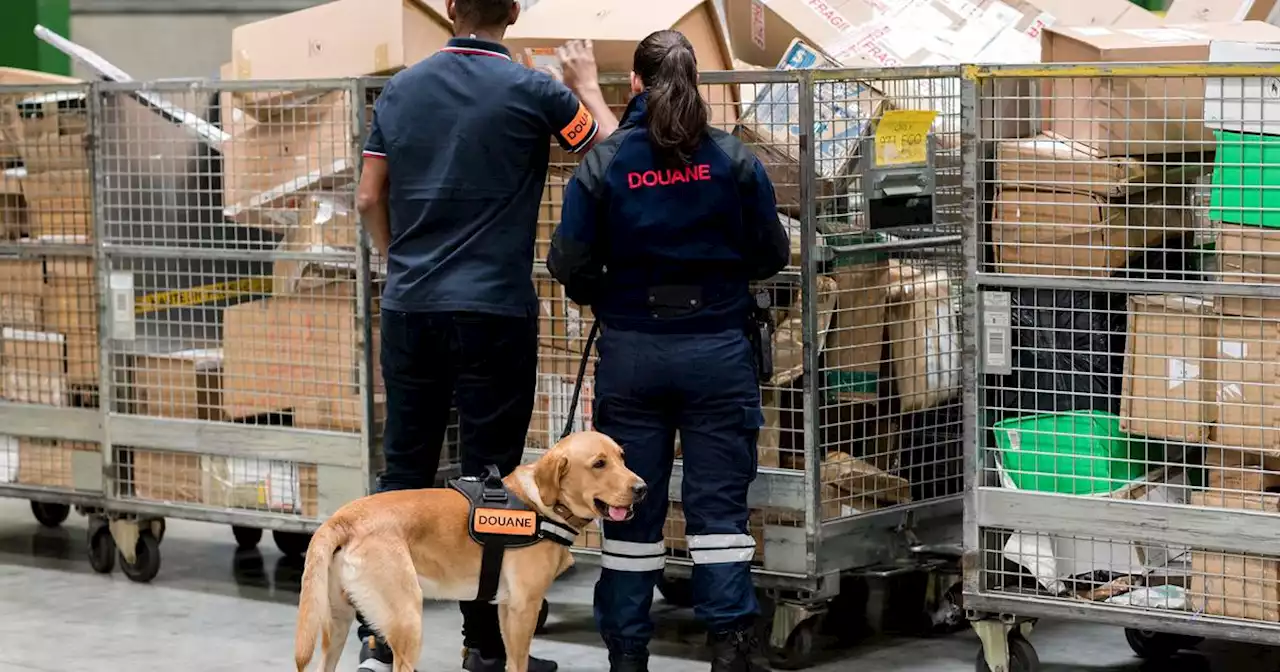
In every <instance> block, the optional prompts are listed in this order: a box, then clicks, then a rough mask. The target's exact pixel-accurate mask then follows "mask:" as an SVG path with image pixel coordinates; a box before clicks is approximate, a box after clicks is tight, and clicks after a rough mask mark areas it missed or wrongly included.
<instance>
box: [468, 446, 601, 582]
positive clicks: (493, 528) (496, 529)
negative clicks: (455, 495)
mask: <svg viewBox="0 0 1280 672" xmlns="http://www.w3.org/2000/svg"><path fill="white" fill-rule="evenodd" d="M486 470H487V471H488V474H487V475H486V476H485V477H484V478H483V479H481V478H478V477H475V476H462V477H460V478H455V479H453V480H451V481H449V487H450V488H453V489H454V490H457V491H458V492H460V493H462V496H463V497H466V498H467V501H468V502H470V504H471V513H470V515H469V516H468V521H469V523H468V525H467V531H468V532H469V533H470V534H471V540H472V541H474V542H476V543H477V544H480V546H482V547H483V549H484V551H483V554H482V555H481V556H480V557H481V559H480V589H479V592H477V593H476V599H477V600H483V601H485V602H492V601H493V600H494V598H496V597H497V595H498V579H499V578H500V577H501V575H502V557H503V556H504V555H505V554H506V551H507V549H508V548H524V547H526V546H532V545H534V544H537V543H539V542H542V541H554V542H555V543H557V544H560V545H561V546H572V545H573V542H574V540H575V539H577V538H578V530H576V529H574V528H573V527H570V526H569V525H566V524H564V523H561V522H560V521H557V520H552V519H551V518H548V517H546V516H543V515H541V514H539V513H538V512H537V511H535V510H533V509H531V508H529V506H528V505H527V504H525V503H524V501H523V500H521V499H520V498H519V497H516V496H515V495H513V494H511V491H510V490H508V489H507V486H506V485H505V484H504V483H503V482H502V476H501V474H500V473H499V472H498V468H497V467H496V466H493V465H490V466H488V467H487V468H486ZM558 510H559V507H557V511H558Z"/></svg>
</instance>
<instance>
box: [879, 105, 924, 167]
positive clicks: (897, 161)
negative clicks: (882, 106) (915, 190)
mask: <svg viewBox="0 0 1280 672" xmlns="http://www.w3.org/2000/svg"><path fill="white" fill-rule="evenodd" d="M937 116H938V112H937V110H890V111H889V112H885V113H884V116H883V117H882V118H881V119H880V125H879V127H877V128H876V165H877V166H906V165H912V164H918V163H926V162H927V161H928V158H929V157H928V151H929V128H930V127H931V126H933V120H934V119H935V118H937Z"/></svg>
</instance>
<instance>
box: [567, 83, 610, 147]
mask: <svg viewBox="0 0 1280 672" xmlns="http://www.w3.org/2000/svg"><path fill="white" fill-rule="evenodd" d="M574 93H576V94H578V100H580V101H582V104H583V105H584V106H585V107H586V108H587V111H588V112H590V113H591V116H593V117H595V118H596V124H598V128H597V129H596V137H595V138H594V139H593V140H592V144H595V143H597V142H600V141H601V140H604V139H605V138H607V137H609V136H610V135H612V134H613V132H614V131H616V130H618V118H617V117H616V116H614V114H613V110H611V109H609V104H608V103H606V102H604V93H603V92H602V91H601V90H600V85H599V84H589V85H583V86H580V87H578V90H577V91H574Z"/></svg>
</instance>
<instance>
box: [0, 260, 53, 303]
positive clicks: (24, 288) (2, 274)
mask: <svg viewBox="0 0 1280 672" xmlns="http://www.w3.org/2000/svg"><path fill="white" fill-rule="evenodd" d="M0 288H3V291H4V293H6V294H16V295H22V296H42V295H43V294H44V261H42V260H40V259H30V258H13V257H0Z"/></svg>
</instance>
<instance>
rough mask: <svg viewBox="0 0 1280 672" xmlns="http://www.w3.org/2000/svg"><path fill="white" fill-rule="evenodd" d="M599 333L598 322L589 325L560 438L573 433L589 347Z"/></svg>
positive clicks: (588, 360) (588, 356) (585, 372)
mask: <svg viewBox="0 0 1280 672" xmlns="http://www.w3.org/2000/svg"><path fill="white" fill-rule="evenodd" d="M599 333H600V322H599V321H595V322H592V323H591V331H590V332H589V333H587V345H586V346H585V347H584V348H582V361H580V362H578V379H577V380H575V381H574V382H573V398H572V399H570V400H569V419H568V420H567V421H565V423H564V431H563V432H561V433H560V438H561V439H564V437H566V436H569V435H570V434H572V433H573V420H574V416H575V415H577V412H578V397H580V396H582V381H583V379H585V378H586V377H587V363H588V362H590V361H591V346H593V345H595V342H596V335H597V334H599Z"/></svg>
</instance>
